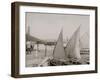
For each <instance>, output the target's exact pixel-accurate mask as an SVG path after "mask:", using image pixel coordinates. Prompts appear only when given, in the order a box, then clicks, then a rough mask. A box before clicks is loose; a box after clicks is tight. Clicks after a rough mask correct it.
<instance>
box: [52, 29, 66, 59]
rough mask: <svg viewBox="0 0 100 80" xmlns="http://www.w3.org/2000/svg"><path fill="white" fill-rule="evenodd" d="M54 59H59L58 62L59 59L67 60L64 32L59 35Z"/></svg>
mask: <svg viewBox="0 0 100 80" xmlns="http://www.w3.org/2000/svg"><path fill="white" fill-rule="evenodd" d="M53 58H54V59H57V60H58V59H59V60H61V59H63V60H65V59H66V56H65V50H64V46H63V30H61V32H60V34H59V37H58V40H57V43H56V46H55V48H54V51H53Z"/></svg>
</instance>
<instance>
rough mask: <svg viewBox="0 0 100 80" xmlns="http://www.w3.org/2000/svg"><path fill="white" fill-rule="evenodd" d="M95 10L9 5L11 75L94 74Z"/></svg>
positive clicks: (57, 5)
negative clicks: (10, 21)
mask: <svg viewBox="0 0 100 80" xmlns="http://www.w3.org/2000/svg"><path fill="white" fill-rule="evenodd" d="M97 57H98V55H97V7H96V6H81V5H64V4H46V3H28V2H14V3H12V56H11V61H12V69H11V71H12V74H11V75H12V76H13V77H17V78H19V77H40V76H56V75H72V74H73V75H74V74H85V73H97Z"/></svg>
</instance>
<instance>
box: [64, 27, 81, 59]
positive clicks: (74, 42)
mask: <svg viewBox="0 0 100 80" xmlns="http://www.w3.org/2000/svg"><path fill="white" fill-rule="evenodd" d="M79 32H80V27H79V28H78V29H77V30H76V31H75V32H74V34H73V35H72V37H71V38H70V40H69V41H68V43H67V45H66V47H65V52H66V59H69V60H70V61H79V60H80V59H81V56H80V44H79V43H80V41H79V39H80V35H79Z"/></svg>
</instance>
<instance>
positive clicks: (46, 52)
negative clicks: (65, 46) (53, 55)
mask: <svg viewBox="0 0 100 80" xmlns="http://www.w3.org/2000/svg"><path fill="white" fill-rule="evenodd" d="M46 56H47V44H45V57H46Z"/></svg>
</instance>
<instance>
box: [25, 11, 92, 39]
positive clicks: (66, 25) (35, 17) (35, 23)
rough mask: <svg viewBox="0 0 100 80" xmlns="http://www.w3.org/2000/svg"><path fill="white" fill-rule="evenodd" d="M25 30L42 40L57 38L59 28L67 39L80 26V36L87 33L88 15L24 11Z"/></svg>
mask: <svg viewBox="0 0 100 80" xmlns="http://www.w3.org/2000/svg"><path fill="white" fill-rule="evenodd" d="M25 17H26V32H27V31H28V27H30V34H31V35H32V36H35V37H37V38H40V39H44V40H57V38H58V36H59V33H60V31H61V29H63V38H64V40H66V39H67V38H68V39H69V38H70V37H71V36H72V34H73V33H74V32H75V30H76V29H77V28H78V27H79V26H80V37H81V36H82V35H84V34H85V33H87V34H88V35H89V25H90V23H89V22H90V21H89V15H76V14H75V15H74V14H54V13H34V12H26V13H25Z"/></svg>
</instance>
